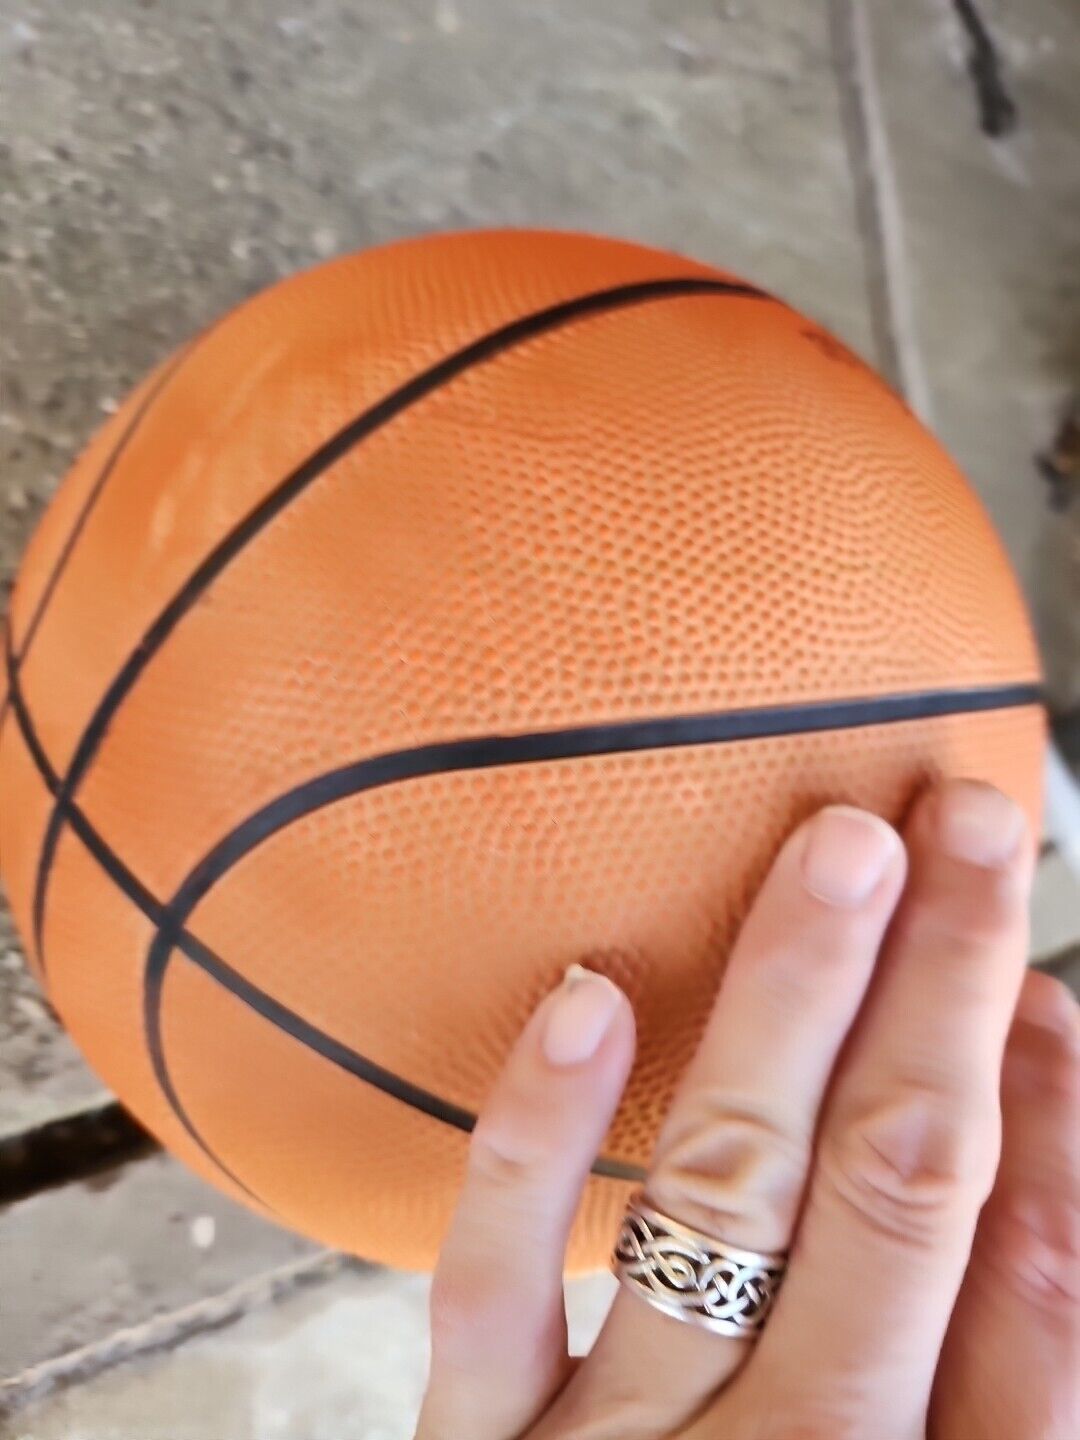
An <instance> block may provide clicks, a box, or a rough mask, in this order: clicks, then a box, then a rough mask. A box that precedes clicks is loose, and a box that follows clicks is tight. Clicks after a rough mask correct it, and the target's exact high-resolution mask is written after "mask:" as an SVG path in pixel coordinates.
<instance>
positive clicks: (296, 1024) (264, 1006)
mask: <svg viewBox="0 0 1080 1440" xmlns="http://www.w3.org/2000/svg"><path fill="white" fill-rule="evenodd" d="M10 658H11V655H10V649H9V651H8V660H9V663H10ZM11 695H12V706H13V711H14V714H15V717H16V720H17V723H18V725H19V729H20V731H21V733H22V736H23V739H24V741H25V744H26V747H27V751H28V753H29V755H30V758H31V760H32V761H33V763H34V766H35V768H36V769H37V771H38V773H39V774H40V776H41V778H42V780H43V781H44V783H45V785H46V787H47V788H48V789H49V791H50V792H51V793H53V794H55V793H56V791H57V789H58V787H59V783H60V782H59V777H58V775H57V773H56V771H55V770H54V769H53V766H52V765H51V763H50V761H49V759H48V756H47V755H46V754H45V751H44V749H43V747H42V744H41V740H40V738H39V736H38V735H37V732H36V730H35V727H34V724H33V721H32V719H31V717H30V714H29V712H28V710H27V708H26V703H25V698H24V696H23V694H22V691H21V688H20V686H19V682H18V678H17V677H15V678H14V679H13V681H12V684H11ZM68 819H69V823H70V825H71V829H72V831H73V833H74V834H75V835H76V836H77V837H78V839H79V840H80V841H81V842H82V843H83V845H84V846H85V848H86V850H87V852H88V853H89V855H90V856H91V857H92V859H94V860H95V861H96V862H97V864H98V865H99V866H100V868H101V869H102V870H103V871H104V873H105V874H106V875H107V876H108V878H109V879H110V880H111V881H112V882H113V884H114V885H115V886H116V888H117V889H118V890H119V891H120V892H121V893H122V894H123V895H125V896H126V897H127V898H128V899H129V900H130V901H131V902H132V904H133V905H135V906H136V908H137V909H138V910H140V911H141V912H142V914H143V915H145V916H146V918H147V919H148V920H149V921H150V923H151V924H152V925H153V926H154V927H155V930H156V934H155V942H154V943H155V944H156V943H157V937H158V936H160V935H161V934H162V933H163V929H164V928H166V927H167V929H168V932H169V934H170V936H171V939H172V944H173V945H175V947H176V949H178V950H180V951H181V953H182V954H183V955H185V956H186V957H187V958H188V959H189V960H190V961H192V963H193V964H195V965H196V966H198V967H199V968H200V969H201V970H203V971H204V972H205V973H206V974H207V975H208V976H209V977H210V978H211V979H213V980H215V981H216V982H217V984H218V985H220V986H222V988H224V989H225V990H227V991H228V992H229V993H230V994H232V995H233V996H234V997H235V998H236V999H238V1000H240V1001H242V1002H243V1003H244V1004H246V1005H247V1006H248V1007H249V1008H250V1009H252V1010H254V1011H255V1013H256V1014H258V1015H260V1016H261V1017H263V1018H264V1019H266V1020H269V1021H270V1022H271V1023H272V1024H274V1025H276V1026H278V1028H279V1029H281V1030H282V1031H283V1032H285V1033H287V1034H288V1035H289V1036H291V1037H292V1038H293V1039H295V1040H297V1041H299V1042H300V1043H301V1044H302V1045H304V1046H305V1047H306V1048H307V1049H309V1050H311V1051H313V1052H314V1053H315V1054H317V1055H319V1056H321V1057H322V1058H323V1059H325V1060H329V1061H330V1062H331V1063H332V1064H334V1065H336V1066H337V1067H338V1068H339V1069H341V1070H344V1071H346V1072H347V1073H348V1074H350V1075H352V1076H354V1077H355V1078H357V1079H360V1080H362V1081H365V1082H366V1083H368V1084H370V1085H372V1086H373V1087H374V1088H375V1089H378V1090H380V1091H381V1092H382V1093H384V1094H386V1095H389V1096H391V1097H392V1098H394V1099H397V1100H400V1101H403V1102H404V1103H405V1104H407V1105H409V1106H410V1107H411V1108H412V1109H414V1110H419V1111H422V1112H423V1113H424V1114H427V1115H429V1116H431V1117H432V1119H435V1120H441V1121H443V1122H444V1123H445V1124H448V1125H452V1126H453V1127H454V1128H456V1129H459V1130H464V1131H471V1130H472V1128H473V1126H474V1125H475V1123H476V1116H475V1115H474V1114H472V1113H471V1112H470V1111H468V1110H465V1109H463V1108H462V1107H461V1106H459V1105H455V1104H453V1102H451V1101H449V1100H445V1099H443V1098H442V1097H441V1096H439V1095H436V1094H434V1093H433V1092H432V1091H429V1090H424V1089H423V1088H422V1087H421V1086H419V1085H414V1084H413V1083H412V1082H411V1081H409V1080H406V1079H405V1078H404V1077H402V1076H399V1075H395V1074H394V1072H393V1071H391V1070H387V1069H385V1067H383V1066H381V1065H379V1064H377V1063H376V1062H375V1061H373V1060H369V1059H368V1058H367V1057H366V1056H364V1055H361V1054H360V1053H359V1052H357V1051H355V1050H352V1049H351V1048H350V1047H349V1046H347V1045H345V1044H343V1043H342V1042H341V1041H339V1040H335V1039H334V1037H333V1036H332V1035H328V1034H326V1033H325V1032H323V1031H322V1030H320V1029H318V1027H317V1026H315V1025H312V1024H311V1023H310V1022H309V1021H307V1020H305V1019H304V1018H303V1017H302V1016H301V1015H297V1014H296V1013H295V1012H293V1011H292V1010H290V1009H288V1007H287V1006H284V1005H282V1004H281V1003H280V1002H279V1001H277V1000H275V999H274V998H273V997H272V996H271V995H268V994H266V993H265V991H263V990H260V989H259V987H258V986H257V985H254V984H253V983H252V982H251V981H250V980H247V979H246V978H245V977H244V976H242V975H241V974H240V973H239V972H238V971H236V970H234V969H233V968H232V966H230V965H228V964H227V963H226V962H225V961H224V960H223V959H221V957H220V956H218V955H216V954H215V953H214V952H213V951H212V950H211V949H210V948H209V946H207V945H205V944H204V943H203V942H202V941H201V940H200V939H199V938H198V937H197V936H195V935H193V934H192V933H191V932H190V931H188V930H186V929H183V928H181V929H179V930H177V929H176V928H175V927H174V926H172V925H171V923H170V922H169V918H168V916H167V915H166V913H165V911H166V907H165V906H164V905H163V904H162V902H161V901H160V900H158V899H157V897H156V896H155V895H153V894H152V893H151V892H150V891H149V890H148V889H147V887H146V886H145V885H143V883H142V882H141V881H140V880H139V878H138V877H137V876H136V875H135V874H134V873H133V872H132V871H131V870H130V869H129V868H128V866H127V865H125V864H124V862H123V860H121V858H120V857H119V855H117V853H116V852H115V851H114V850H113V849H112V847H111V846H110V845H109V844H108V843H107V841H106V840H105V839H104V838H103V837H102V836H101V834H100V833H99V832H98V831H97V829H96V828H95V827H94V826H93V825H92V824H91V823H90V821H89V820H88V819H87V817H86V815H85V814H84V813H83V811H82V810H81V809H80V808H79V807H78V806H77V805H72V806H71V812H70V814H69V817H68ZM173 953H175V951H174V950H173V949H172V948H171V947H170V949H169V950H168V951H167V952H166V953H165V955H164V957H163V961H162V963H161V965H160V966H158V967H156V969H155V972H154V973H151V972H150V969H149V966H148V967H147V971H146V974H145V976H144V987H143V1024H144V1033H145V1037H146V1046H147V1052H148V1054H149V1056H150V1062H151V1066H152V1067H153V1070H154V1077H155V1079H156V1080H157V1082H158V1085H159V1086H160V1088H161V1092H162V1095H163V1096H164V1097H165V1100H166V1103H167V1104H168V1105H169V1106H170V1108H171V1109H172V1110H173V1112H174V1114H175V1115H176V1117H177V1119H178V1120H179V1121H180V1123H181V1124H182V1125H183V1127H184V1129H185V1130H186V1131H187V1133H188V1134H189V1135H190V1136H191V1138H192V1140H193V1141H194V1142H195V1144H197V1145H198V1146H199V1148H200V1149H201V1150H202V1151H203V1153H204V1154H205V1155H206V1157H207V1159H209V1160H211V1161H212V1162H213V1163H214V1164H215V1165H217V1166H218V1168H219V1169H220V1170H221V1171H222V1173H223V1174H224V1175H227V1176H228V1177H229V1179H230V1180H232V1181H233V1183H234V1184H235V1185H238V1186H239V1187H240V1189H241V1190H243V1191H244V1193H245V1194H247V1195H249V1196H250V1197H251V1198H252V1199H253V1200H254V1201H256V1203H257V1204H259V1205H261V1206H262V1207H263V1208H264V1209H266V1210H268V1211H269V1212H270V1213H271V1214H273V1213H275V1212H274V1209H273V1207H272V1206H271V1205H270V1204H269V1202H268V1201H266V1200H264V1199H263V1198H262V1197H261V1196H260V1195H258V1194H257V1193H256V1192H255V1191H253V1190H252V1189H251V1188H250V1186H248V1185H247V1184H245V1182H244V1181H243V1180H241V1179H240V1177H239V1176H238V1175H236V1174H235V1173H234V1172H233V1171H232V1170H231V1169H230V1168H229V1166H228V1165H226V1164H225V1162H224V1161H223V1160H222V1159H221V1158H220V1156H218V1155H217V1154H216V1153H215V1151H214V1150H213V1148H212V1147H211V1146H210V1144H209V1142H208V1141H207V1140H206V1139H205V1138H204V1136H203V1135H202V1134H201V1133H200V1131H199V1129H198V1127H197V1126H196V1124H195V1122H194V1121H193V1120H192V1118H191V1116H190V1115H189V1113H188V1111H187V1110H186V1108H185V1106H184V1104H183V1101H182V1100H181V1098H180V1095H179V1093H178V1091H177V1089H176V1086H175V1084H174V1082H173V1079H172V1076H171V1074H170V1072H169V1067H168V1063H167V1061H166V1058H165V1047H164V1038H163V1036H162V1032H161V1002H162V995H163V992H164V983H165V971H166V968H167V964H168V958H169V956H170V955H171V954H173ZM593 1172H594V1173H595V1174H597V1175H604V1176H607V1177H609V1178H612V1179H622V1180H639V1179H641V1178H642V1172H641V1171H639V1170H638V1169H637V1168H636V1167H635V1166H633V1165H629V1164H626V1163H624V1162H623V1161H620V1160H615V1159H612V1158H609V1157H607V1156H600V1157H599V1158H598V1159H597V1160H596V1163H595V1164H594V1166H593Z"/></svg>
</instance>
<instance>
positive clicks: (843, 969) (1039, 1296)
mask: <svg viewBox="0 0 1080 1440" xmlns="http://www.w3.org/2000/svg"><path fill="white" fill-rule="evenodd" d="M1033 856H1034V846H1033V843H1032V840H1031V837H1030V835H1029V834H1028V833H1027V828H1026V826H1025V825H1024V822H1023V819H1022V816H1021V814H1020V812H1019V810H1018V809H1017V808H1016V807H1015V806H1014V805H1013V804H1012V803H1011V802H1010V801H1007V800H1006V799H1005V798H1004V797H1003V796H1002V795H1000V794H999V793H998V792H996V791H994V790H991V789H990V788H989V787H986V786H983V785H978V784H974V783H970V782H954V783H950V784H948V785H945V786H943V787H941V788H940V789H938V790H936V791H933V792H931V793H929V794H928V795H926V796H924V797H923V798H922V799H921V800H920V801H919V802H918V804H917V805H916V807H915V809H914V811H913V814H912V816H911V819H910V822H909V824H908V825H907V826H906V829H905V838H904V843H901V841H900V839H899V837H898V836H897V835H896V834H895V832H893V831H892V830H891V829H890V828H889V827H888V826H887V825H886V824H885V823H884V822H883V821H881V820H879V819H877V818H875V817H873V816H870V815H867V814H866V813H864V812H858V811H854V810H851V809H848V808H844V807H833V808H830V809H828V810H825V811H823V812H821V813H820V814H818V815H817V816H815V817H813V818H812V819H811V820H810V821H808V822H807V823H806V824H805V825H803V826H802V827H800V829H799V830H798V831H796V833H795V834H794V835H793V836H792V837H791V838H790V839H789V840H788V842H787V843H786V845H785V846H784V847H783V849H782V851H781V852H780V855H779V856H778V858H777V860H776V863H775V864H774V866H773V869H772V871H771V873H770V875H769V877H768V879H767V880H766V882H765V885H764V887H763V889H762V891H761V893H760V895H759V896H758V899H757V901H756V903H755V905H754V907H753V909H752V912H751V914H750V916H749V918H748V920H747V921H746V924H745V926H744V928H743V931H742V934H741V936H740V938H739V941H738V944H737V945H736V947H735V950H734V953H733V955H732V958H731V962H730V965H729V968H728V970H727V973H726V975H725V977H724V982H723V986H722V989H721V993H720V996H719V999H718V1001H717V1003H716V1006H715V1008H714V1011H713V1014H712V1016H711V1018H710V1020H709V1024H708V1027H707V1030H706V1033H705V1036H704V1039H703V1041H702V1043H701V1046H700V1049H699V1051H698V1053H697V1055H696V1057H695V1059H694V1060H693V1062H692V1063H691V1065H690V1066H689V1068H688V1071H687V1073H686V1075H685V1076H684V1078H683V1080H682V1083H681V1086H680V1089H679V1092H678V1094H677V1096H676V1098H675V1100H674V1102H673V1104H672V1106H671V1109H670V1112H669V1114H668V1116H667V1119H666V1121H665V1124H664V1126H663V1128H662V1131H661V1134H660V1136H659V1139H658V1143H657V1148H656V1153H655V1156H654V1160H653V1163H652V1167H651V1169H650V1172H649V1176H648V1179H647V1181H646V1183H645V1192H646V1194H647V1197H648V1202H649V1203H650V1204H651V1205H652V1206H653V1207H654V1208H655V1209H656V1210H658V1211H660V1212H662V1214H663V1215H665V1216H668V1217H671V1219H672V1220H673V1221H675V1222H676V1223H677V1224H681V1225H683V1226H690V1227H693V1228H694V1229H696V1230H698V1231H700V1232H703V1233H704V1234H705V1235H707V1236H710V1237H714V1238H715V1239H717V1240H719V1241H722V1242H726V1243H727V1244H728V1245H731V1246H737V1247H740V1248H742V1249H746V1250H752V1251H761V1252H775V1251H784V1250H788V1251H790V1255H789V1267H788V1272H787V1275H786V1279H785V1280H784V1282H783V1285H782V1287H781V1289H780V1291H779V1293H778V1296H777V1298H776V1301H775V1304H774V1306H773V1308H772V1310H771V1312H770V1313H769V1315H768V1318H767V1321H766V1324H765V1326H764V1329H763V1330H762V1332H761V1336H760V1339H758V1340H757V1341H756V1343H755V1342H754V1341H752V1340H749V1339H746V1338H735V1337H729V1336H725V1335H720V1334H713V1333H710V1332H709V1331H707V1330H706V1329H703V1328H700V1327H699V1326H698V1325H697V1324H695V1323H680V1322H679V1321H678V1320H676V1319H673V1318H671V1316H669V1315H667V1314H664V1313H662V1312H661V1311H659V1310H658V1309H656V1308H654V1307H653V1306H652V1305H651V1304H650V1303H648V1301H646V1300H644V1299H643V1298H642V1297H641V1296H640V1295H639V1294H635V1293H633V1292H632V1291H631V1290H630V1289H626V1288H620V1290H619V1292H618V1294H617V1296H616V1298H615V1302H614V1304H613V1306H612V1309H611V1312H610V1314H609V1316H608V1318H607V1320H606V1322H605V1324H604V1326H603V1329H602V1331H601V1333H600V1336H599V1338H598V1340H597V1342H596V1345H595V1347H594V1348H593V1351H592V1353H591V1354H590V1355H589V1356H588V1357H586V1359H584V1360H583V1361H580V1362H575V1361H573V1360H571V1359H569V1358H568V1356H567V1347H566V1323H565V1316H564V1309H563V1291H562V1254H563V1249H564V1246H565V1242H566V1237H567V1234H568V1231H569V1228H570V1225H571V1222H572V1219H573V1215H574V1211H575V1208H576V1204H577V1200H578V1197H579V1194H580V1192H581V1189H582V1186H583V1185H584V1181H585V1177H586V1174H587V1172H588V1170H589V1167H590V1165H591V1163H592V1160H593V1158H594V1156H595V1154H596V1153H597V1151H598V1150H599V1148H600V1144H601V1141H602V1139H603V1136H604V1133H605V1131H606V1129H607V1126H608V1124H609V1122H610V1119H611V1116H612V1114H613V1113H614V1110H615V1108H616V1105H617V1103H618V1099H619V1095H620V1093H621V1091H622V1088H623V1086H624V1084H625V1081H626V1077H627V1075H628V1073H629V1070H630V1065H631V1062H632V1058H633V1051H634V1023H633V1016H632V1013H631V1010H630V1006H629V1004H628V1003H627V1001H626V999H625V997H624V996H623V995H622V994H621V992H619V991H618V990H616V989H615V987H614V986H613V985H611V984H610V983H609V982H608V981H606V980H603V979H601V978H600V977H597V976H592V975H588V974H585V973H583V972H577V973H576V974H571V975H570V976H569V977H568V980H567V982H566V983H564V985H563V986H561V987H560V988H559V989H558V990H557V991H555V992H554V993H553V994H552V995H549V996H548V997H547V999H546V1000H545V1001H544V1002H543V1003H542V1004H541V1006H540V1007H539V1009H538V1011H537V1012H536V1014H535V1015H534V1016H533V1018H532V1020H531V1021H530V1022H529V1024H528V1025H527V1027H526V1029H525V1031H524V1033H523V1034H522V1036H521V1038H520V1040H519V1042H518V1044H517V1046H516V1048H515V1049H514V1051H513V1053H512V1055H511V1056H510V1058H509V1060H508V1062H507V1065H506V1068H505V1070H504V1072H503V1075H502V1077H501V1079H500V1081H499V1082H498V1083H497V1085H496V1086H495V1089H494V1091H493V1093H492V1094H491V1096H490V1098H489V1101H488V1104H487V1107H486V1109H485V1111H484V1113H483V1115H482V1116H481V1118H480V1120H479V1122H478V1124H477V1127H476V1131H475V1134H474V1136H473V1139H472V1145H471V1149H470V1161H469V1169H468V1174H467V1178H466V1181H465V1185H464V1188H463V1191H462V1195H461V1197H460V1201H459V1205H458V1209H457V1213H456V1216H455V1219H454V1222H453V1225H452V1227H451V1231H450V1235H449V1237H448V1239H447V1242H446V1245H445V1248H444V1250H443V1254H442V1258H441V1260H440V1264H439V1268H438V1271H437V1273H436V1276H435V1281H434V1286H433V1291H432V1349H433V1356H432V1369H431V1378H430V1384H429V1389H428V1393H427V1396H426V1398H425V1402H424V1407H423V1412H422V1415H421V1418H420V1424H419V1430H418V1432H417V1434H418V1440H517V1437H527V1440H662V1437H673V1436H678V1437H682V1440H796V1437H798V1440H811V1437H815V1440H816V1437H822V1440H824V1437H828V1440H855V1437H858V1440H921V1437H924V1436H929V1437H931V1440H1076V1437H1077V1436H1080V1395H1078V1381H1077V1373H1078V1370H1077V1364H1078V1360H1080V1276H1078V1260H1077V1251H1078V1248H1080V1237H1078V1233H1077V1232H1078V1221H1080V1146H1078V1135H1080V1125H1078V1121H1080V1019H1078V1009H1077V1006H1076V1004H1075V1002H1074V1001H1073V999H1072V997H1071V996H1070V995H1069V993H1068V992H1067V991H1066V990H1065V988H1064V987H1063V986H1061V985H1059V984H1058V983H1057V982H1056V981H1053V980H1051V979H1049V978H1047V977H1046V976H1043V975H1040V974H1036V973H1030V972H1029V973H1027V974H1025V956H1026V946H1027V904H1028V894H1029V888H1030V881H1031V874H1032V869H1033V863H1034V860H1033ZM1003 1056H1004V1064H1003V1063H1002V1062H1003ZM612 1238H613V1240H614V1237H612Z"/></svg>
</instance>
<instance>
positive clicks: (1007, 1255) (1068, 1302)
mask: <svg viewBox="0 0 1080 1440" xmlns="http://www.w3.org/2000/svg"><path fill="white" fill-rule="evenodd" d="M978 1251H979V1256H980V1259H981V1261H982V1262H983V1263H984V1264H985V1265H986V1266H987V1267H988V1269H989V1270H990V1272H991V1273H992V1274H993V1276H994V1277H995V1281H1000V1282H1001V1283H1003V1284H1004V1285H1005V1286H1006V1287H1007V1289H1008V1291H1009V1293H1010V1294H1012V1295H1014V1296H1015V1297H1016V1298H1017V1299H1018V1300H1020V1301H1021V1302H1022V1303H1024V1304H1025V1305H1026V1306H1028V1307H1030V1308H1032V1309H1034V1310H1036V1311H1038V1312H1041V1313H1043V1314H1045V1315H1047V1316H1049V1317H1051V1318H1058V1319H1067V1320H1068V1321H1069V1322H1070V1323H1071V1324H1073V1325H1078V1324H1080V1318H1078V1317H1080V1310H1078V1308H1077V1307H1078V1306H1080V1207H1078V1206H1077V1204H1076V1202H1075V1199H1074V1198H1063V1197H1061V1196H1057V1195H1053V1194H1042V1195H1039V1196H1037V1197H1036V1196H1031V1197H1029V1203H1025V1202H1024V1200H1023V1198H1022V1197H1017V1198H1016V1199H1015V1200H1014V1201H1012V1202H1011V1203H1008V1204H1003V1205H1001V1206H997V1207H994V1208H993V1209H992V1210H991V1213H990V1214H988V1215H987V1217H986V1223H985V1224H984V1225H981V1226H980V1234H979V1243H978Z"/></svg>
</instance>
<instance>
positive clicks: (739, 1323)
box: [612, 1191, 787, 1340]
mask: <svg viewBox="0 0 1080 1440" xmlns="http://www.w3.org/2000/svg"><path fill="white" fill-rule="evenodd" d="M786 1259H787V1257H786V1256H785V1255H782V1254H780V1255H762V1254H759V1253H758V1252H757V1251H755V1250H737V1249H735V1247H734V1246H732V1245H725V1244H724V1242H723V1241H722V1240H714V1239H712V1238H711V1237H710V1236H708V1235H703V1234H702V1233H701V1231H700V1230H691V1229H690V1227H689V1226H688V1225H680V1224H679V1222H678V1221H677V1220H671V1219H669V1218H668V1216H666V1215H661V1214H660V1212H659V1211H658V1210H653V1209H652V1208H651V1206H650V1205H648V1204H647V1202H646V1201H645V1198H644V1196H643V1195H642V1193H641V1191H637V1192H636V1193H635V1194H634V1195H632V1196H631V1197H630V1203H629V1206H628V1207H627V1211H626V1216H625V1218H624V1220H623V1223H622V1229H621V1230H620V1231H619V1238H618V1240H617V1241H616V1242H615V1254H614V1256H613V1258H612V1269H613V1270H614V1271H615V1274H616V1275H617V1276H618V1278H619V1280H620V1281H621V1282H622V1284H623V1285H625V1286H626V1288H627V1289H628V1290H632V1291H633V1292H634V1294H635V1295H640V1296H641V1298H642V1299H643V1300H647V1301H648V1303H649V1304H650V1305H653V1306H655V1307H656V1309H657V1310H663V1311H664V1313H665V1314H667V1315H673V1316H674V1317H675V1318H676V1319H678V1320H688V1321H689V1322H690V1323H691V1324H693V1325H701V1326H704V1328H705V1329H706V1330H712V1331H714V1332H715V1333H716V1334H718V1335H734V1336H737V1337H739V1338H741V1339H744V1340H753V1339H756V1338H757V1336H758V1335H759V1334H760V1332H761V1328H762V1326H763V1325H764V1324H765V1320H766V1318H767V1316H768V1314H769V1310H770V1308H771V1306H772V1302H773V1299H774V1297H775V1295H776V1291H777V1289H778V1287H779V1285H780V1281H781V1279H782V1278H783V1274H784V1268H785V1264H786Z"/></svg>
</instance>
